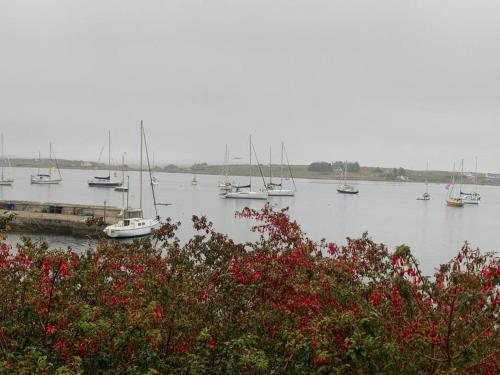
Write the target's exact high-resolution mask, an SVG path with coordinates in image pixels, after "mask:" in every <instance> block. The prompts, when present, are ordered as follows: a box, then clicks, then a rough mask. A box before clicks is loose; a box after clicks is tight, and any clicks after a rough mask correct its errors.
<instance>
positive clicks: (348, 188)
mask: <svg viewBox="0 0 500 375" xmlns="http://www.w3.org/2000/svg"><path fill="white" fill-rule="evenodd" d="M337 192H339V193H341V194H358V193H359V190H358V189H356V188H355V187H354V186H352V185H350V184H348V183H347V160H346V162H345V164H344V183H343V184H342V185H340V186H339V187H338V188H337Z"/></svg>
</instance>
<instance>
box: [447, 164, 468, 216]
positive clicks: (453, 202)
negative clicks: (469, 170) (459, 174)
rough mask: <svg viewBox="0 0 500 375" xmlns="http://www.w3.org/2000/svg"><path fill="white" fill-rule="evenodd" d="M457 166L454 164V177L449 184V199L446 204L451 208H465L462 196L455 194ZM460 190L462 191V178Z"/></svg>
mask: <svg viewBox="0 0 500 375" xmlns="http://www.w3.org/2000/svg"><path fill="white" fill-rule="evenodd" d="M463 165H464V161H463V160H462V171H463ZM455 181H456V175H455V164H453V175H452V177H451V181H450V183H449V184H448V199H447V200H446V204H447V205H448V206H450V207H463V206H464V202H463V200H462V198H461V197H460V196H458V197H457V196H454V195H453V192H454V190H455ZM460 190H462V178H460Z"/></svg>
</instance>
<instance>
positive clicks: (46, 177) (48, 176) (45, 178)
mask: <svg viewBox="0 0 500 375" xmlns="http://www.w3.org/2000/svg"><path fill="white" fill-rule="evenodd" d="M52 155H53V152H52V143H49V160H50V163H49V170H48V172H47V173H45V174H44V173H40V163H41V162H42V161H41V159H40V155H38V163H39V165H38V173H37V174H36V175H31V178H30V181H31V183H32V184H39V185H54V184H59V183H60V182H61V181H62V176H61V171H60V170H59V166H58V165H57V159H56V158H55V156H54V159H52ZM53 170H56V171H57V173H58V176H59V177H54V176H53V175H52V171H53Z"/></svg>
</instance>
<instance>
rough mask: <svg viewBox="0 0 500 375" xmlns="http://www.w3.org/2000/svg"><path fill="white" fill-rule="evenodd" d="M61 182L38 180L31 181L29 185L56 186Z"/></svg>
mask: <svg viewBox="0 0 500 375" xmlns="http://www.w3.org/2000/svg"><path fill="white" fill-rule="evenodd" d="M61 181H62V180H38V179H33V178H32V179H31V183H32V184H35V185H57V184H59V183H60V182H61Z"/></svg>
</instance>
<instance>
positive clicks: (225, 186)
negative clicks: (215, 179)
mask: <svg viewBox="0 0 500 375" xmlns="http://www.w3.org/2000/svg"><path fill="white" fill-rule="evenodd" d="M222 175H223V178H222V179H221V180H219V185H218V186H219V189H220V190H221V191H223V192H227V191H230V190H231V186H232V185H231V182H230V181H229V150H228V148H227V145H226V150H225V152H224V167H223V168H222Z"/></svg>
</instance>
